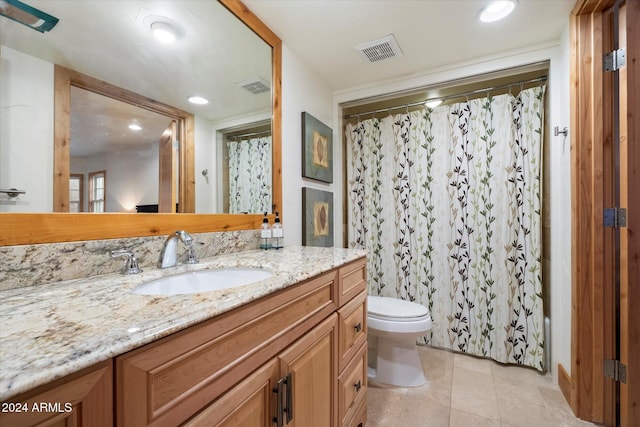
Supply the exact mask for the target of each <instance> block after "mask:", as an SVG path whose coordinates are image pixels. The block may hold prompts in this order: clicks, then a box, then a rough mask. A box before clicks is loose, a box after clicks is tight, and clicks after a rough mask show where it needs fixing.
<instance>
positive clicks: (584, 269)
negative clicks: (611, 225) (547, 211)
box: [560, 0, 640, 426]
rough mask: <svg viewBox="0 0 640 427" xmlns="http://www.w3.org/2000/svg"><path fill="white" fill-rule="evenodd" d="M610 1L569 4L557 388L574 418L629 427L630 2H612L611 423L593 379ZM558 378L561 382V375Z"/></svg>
mask: <svg viewBox="0 0 640 427" xmlns="http://www.w3.org/2000/svg"><path fill="white" fill-rule="evenodd" d="M614 3H615V2H614V1H612V0H611V1H609V0H584V1H579V2H578V4H577V5H576V7H575V9H574V13H573V15H572V17H571V36H572V59H571V62H572V70H571V84H572V87H571V105H572V112H571V128H572V129H573V130H574V131H573V133H572V141H571V145H572V205H573V207H572V210H573V225H572V233H573V250H572V253H573V271H572V364H571V376H570V377H569V376H568V375H566V372H564V369H562V370H560V373H561V374H562V375H561V376H560V380H561V381H562V382H561V387H562V388H563V393H564V394H565V396H566V392H565V391H564V389H565V388H566V386H567V384H570V385H571V389H570V392H571V393H570V399H569V400H570V403H571V407H572V409H573V410H574V412H575V413H576V415H578V416H579V417H580V418H584V419H588V420H590V421H595V422H598V423H604V424H605V425H615V424H616V422H619V423H620V425H621V426H631V425H635V424H634V423H635V420H638V419H640V404H639V402H640V371H639V370H638V369H637V363H635V360H637V354H639V353H640V310H638V309H637V307H638V306H640V289H639V287H638V283H637V282H638V278H639V277H640V233H639V232H638V231H637V230H638V229H640V192H638V191H637V189H638V188H639V187H640V148H639V147H638V144H637V143H634V142H637V139H638V131H639V126H640V125H639V124H638V122H639V121H638V119H637V117H634V112H635V111H639V110H640V76H639V73H640V70H638V58H639V57H640V29H639V28H638V26H637V25H633V24H631V23H635V22H638V21H639V20H640V11H639V9H640V4H639V2H638V1H637V0H626V1H623V2H621V4H620V12H621V13H620V24H621V31H622V32H621V33H620V34H619V35H620V45H621V46H624V43H625V42H626V43H627V46H626V48H627V54H626V58H627V59H626V65H625V66H624V67H622V68H621V70H620V72H619V73H620V95H621V97H620V105H619V107H620V118H619V120H620V162H619V163H620V170H619V176H620V206H621V207H626V208H627V218H628V219H627V227H623V228H621V229H620V313H619V315H620V329H619V331H620V337H619V341H620V355H619V358H620V361H621V362H622V363H624V364H625V365H626V366H627V382H626V384H625V383H620V402H619V403H620V419H619V420H618V421H616V419H615V417H616V415H615V405H616V402H615V385H614V383H613V381H612V380H609V379H605V378H604V375H603V368H602V362H603V359H615V358H616V355H615V340H616V336H615V333H616V332H615V331H616V325H615V312H614V307H615V298H616V295H615V290H614V286H612V284H613V283H614V280H615V276H614V275H615V267H614V263H615V258H614V256H615V254H614V253H613V251H614V250H615V247H614V242H613V236H612V233H613V231H611V230H609V229H604V228H603V226H602V208H603V207H610V206H614V205H615V200H614V195H613V193H614V182H613V179H614V177H615V173H616V171H615V168H614V167H613V164H614V163H615V159H614V153H613V149H612V140H611V138H612V135H613V120H614V117H613V116H612V114H611V110H610V109H611V108H613V102H614V100H613V98H612V96H611V93H612V92H613V89H612V83H611V82H612V80H611V76H610V75H608V74H603V72H602V62H601V58H602V56H603V53H604V52H605V51H608V50H611V49H612V48H613V43H612V34H613V33H612V31H613V25H612V14H611V11H609V10H607V9H609V8H610V7H611V6H612V5H613V4H614ZM565 376H566V377H565Z"/></svg>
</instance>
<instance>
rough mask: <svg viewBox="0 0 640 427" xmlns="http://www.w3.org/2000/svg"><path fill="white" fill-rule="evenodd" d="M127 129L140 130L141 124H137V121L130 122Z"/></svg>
mask: <svg viewBox="0 0 640 427" xmlns="http://www.w3.org/2000/svg"><path fill="white" fill-rule="evenodd" d="M129 129H131V130H135V131H139V130H142V126H140V125H139V124H137V123H131V124H130V125H129Z"/></svg>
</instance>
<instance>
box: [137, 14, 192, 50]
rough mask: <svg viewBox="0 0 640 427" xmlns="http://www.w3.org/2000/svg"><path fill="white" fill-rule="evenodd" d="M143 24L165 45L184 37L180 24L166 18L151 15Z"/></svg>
mask: <svg viewBox="0 0 640 427" xmlns="http://www.w3.org/2000/svg"><path fill="white" fill-rule="evenodd" d="M143 23H144V25H145V26H146V27H147V28H148V29H149V30H150V31H151V33H152V34H153V36H154V37H155V38H156V39H158V40H159V41H161V42H163V43H173V42H175V41H176V40H178V39H180V38H182V36H184V30H183V29H182V27H181V26H180V24H178V23H177V22H175V21H174V20H172V19H170V18H167V17H164V16H157V15H149V16H147V17H145V18H144V20H143Z"/></svg>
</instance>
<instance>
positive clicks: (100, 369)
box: [0, 359, 113, 427]
mask: <svg viewBox="0 0 640 427" xmlns="http://www.w3.org/2000/svg"><path fill="white" fill-rule="evenodd" d="M7 402H12V403H17V402H21V403H23V404H26V405H27V407H28V408H29V410H27V411H26V412H17V411H16V412H0V425H3V426H16V427H18V426H34V425H38V426H44V425H47V426H49V425H54V423H56V424H55V425H68V426H97V427H108V426H109V427H110V426H113V367H112V361H111V359H109V360H107V361H105V362H101V363H99V364H97V365H94V366H91V367H89V368H86V369H83V370H81V371H79V372H76V373H74V374H71V375H68V376H66V377H64V378H61V379H58V380H56V381H53V382H51V383H49V384H46V385H44V386H42V387H37V388H35V389H33V390H30V391H28V392H26V393H23V394H20V395H17V396H14V397H12V398H10V399H9V401H7ZM34 405H36V407H40V405H53V408H47V407H45V409H43V410H41V411H38V410H33V408H34ZM58 423H60V424H58Z"/></svg>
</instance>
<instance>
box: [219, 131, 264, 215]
mask: <svg viewBox="0 0 640 427" xmlns="http://www.w3.org/2000/svg"><path fill="white" fill-rule="evenodd" d="M227 148H228V152H229V213H256V212H271V135H268V136H262V137H259V138H249V139H242V140H238V141H227Z"/></svg>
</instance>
